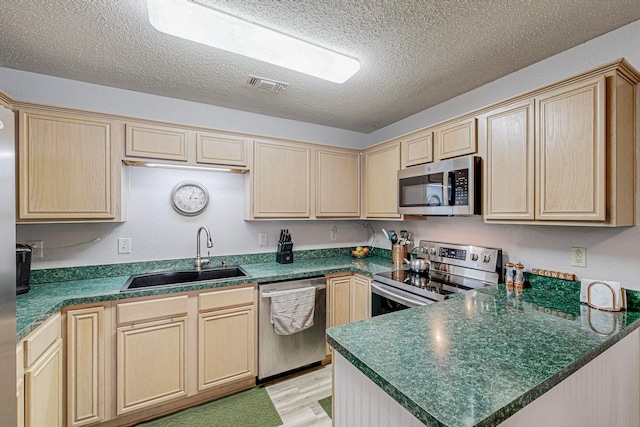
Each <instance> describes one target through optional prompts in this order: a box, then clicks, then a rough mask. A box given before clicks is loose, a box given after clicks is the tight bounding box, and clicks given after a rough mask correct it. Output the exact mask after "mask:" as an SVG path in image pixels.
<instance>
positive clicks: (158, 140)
mask: <svg viewBox="0 0 640 427" xmlns="http://www.w3.org/2000/svg"><path fill="white" fill-rule="evenodd" d="M126 128H127V139H126V144H125V146H126V149H125V155H126V156H127V157H143V158H147V159H160V160H179V161H183V162H186V161H187V160H188V157H187V156H188V155H187V138H188V131H187V130H186V129H179V128H174V127H169V126H157V125H150V124H144V123H135V122H128V123H127V124H126Z"/></svg>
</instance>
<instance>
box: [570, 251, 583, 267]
mask: <svg viewBox="0 0 640 427" xmlns="http://www.w3.org/2000/svg"><path fill="white" fill-rule="evenodd" d="M571 265H572V266H574V267H586V266H587V249H586V248H571Z"/></svg>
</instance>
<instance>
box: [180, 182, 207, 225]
mask: <svg viewBox="0 0 640 427" xmlns="http://www.w3.org/2000/svg"><path fill="white" fill-rule="evenodd" d="M208 204H209V192H208V191H207V189H206V188H204V185H202V184H200V183H199V182H195V181H184V182H181V183H180V184H178V185H176V186H175V187H173V191H171V205H172V206H173V208H174V209H175V210H176V211H178V212H179V213H181V214H182V215H187V216H193V215H198V214H201V213H202V212H203V211H204V210H205V209H206V208H207V205H208Z"/></svg>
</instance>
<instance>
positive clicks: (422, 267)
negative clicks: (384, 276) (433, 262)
mask: <svg viewBox="0 0 640 427" xmlns="http://www.w3.org/2000/svg"><path fill="white" fill-rule="evenodd" d="M404 262H405V263H406V264H409V269H410V270H411V271H413V272H415V273H427V272H428V271H429V267H430V264H429V261H428V260H426V259H424V258H414V259H412V260H408V259H406V258H405V259H404Z"/></svg>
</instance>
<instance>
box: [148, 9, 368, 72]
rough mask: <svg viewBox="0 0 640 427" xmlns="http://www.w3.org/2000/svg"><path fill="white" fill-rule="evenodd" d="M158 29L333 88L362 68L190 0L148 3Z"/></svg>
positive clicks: (307, 44)
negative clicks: (332, 84) (282, 68)
mask: <svg viewBox="0 0 640 427" xmlns="http://www.w3.org/2000/svg"><path fill="white" fill-rule="evenodd" d="M147 6H148V11H149V22H151V25H153V26H154V27H155V28H156V29H157V30H159V31H162V32H163V33H167V34H171V35H173V36H176V37H181V38H184V39H187V40H192V41H195V42H198V43H203V44H206V45H208V46H213V47H215V48H218V49H223V50H226V51H229V52H233V53H236V54H239V55H244V56H248V57H250V58H254V59H258V60H260V61H264V62H268V63H270V64H274V65H278V66H281V67H285V68H288V69H291V70H295V71H299V72H301V73H305V74H309V75H311V76H315V77H319V78H321V79H325V80H329V81H331V82H334V83H344V82H346V81H347V80H348V79H349V78H351V77H352V76H353V75H354V74H355V73H357V72H358V70H359V69H360V63H359V62H358V61H357V60H356V59H353V58H349V57H348V56H344V55H341V54H339V53H336V52H333V51H331V50H328V49H325V48H323V47H320V46H316V45H314V44H311V43H307V42H304V41H302V40H299V39H296V38H294V37H290V36H288V35H286V34H283V33H280V32H277V31H274V30H270V29H268V28H265V27H262V26H260V25H257V24H253V23H251V22H247V21H244V20H242V19H239V18H236V17H234V16H231V15H228V14H226V13H222V12H219V11H217V10H214V9H211V8H209V7H206V6H203V5H201V4H198V3H194V2H193V1H189V0H147Z"/></svg>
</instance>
